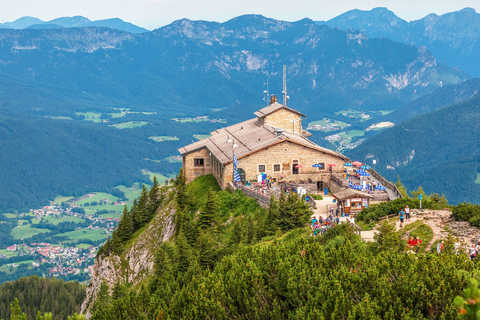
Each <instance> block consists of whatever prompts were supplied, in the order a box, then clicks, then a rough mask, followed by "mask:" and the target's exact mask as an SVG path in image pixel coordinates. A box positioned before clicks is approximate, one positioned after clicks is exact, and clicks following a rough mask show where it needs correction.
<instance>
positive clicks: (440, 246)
mask: <svg viewBox="0 0 480 320" xmlns="http://www.w3.org/2000/svg"><path fill="white" fill-rule="evenodd" d="M442 250H443V241H439V242H437V254H440V253H442Z"/></svg>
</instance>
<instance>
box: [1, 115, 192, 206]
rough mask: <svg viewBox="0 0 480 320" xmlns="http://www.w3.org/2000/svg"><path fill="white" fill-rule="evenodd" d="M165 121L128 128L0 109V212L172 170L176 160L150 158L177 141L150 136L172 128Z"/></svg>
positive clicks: (167, 150)
mask: <svg viewBox="0 0 480 320" xmlns="http://www.w3.org/2000/svg"><path fill="white" fill-rule="evenodd" d="M168 121H169V120H166V121H164V122H162V123H158V122H157V123H156V126H149V127H147V128H144V129H140V130H137V129H132V130H135V132H126V131H123V130H118V129H116V128H113V127H110V126H108V125H99V124H95V123H92V122H87V121H74V120H69V119H46V118H40V117H31V116H24V117H23V118H21V119H19V118H17V117H14V116H7V115H2V114H1V113H0V139H1V141H2V144H1V147H0V150H1V154H2V156H1V157H0V163H1V166H2V171H1V172H0V177H1V179H0V180H1V181H2V182H1V183H0V211H1V212H5V211H7V210H28V209H29V208H32V207H35V206H39V205H41V204H43V205H44V204H46V203H47V202H48V200H53V199H54V198H55V197H56V196H58V195H76V196H80V195H83V194H85V193H88V192H91V191H109V192H112V190H113V188H114V187H115V186H118V185H127V186H129V185H131V184H132V183H134V182H137V181H145V182H149V181H150V179H149V178H148V177H147V176H145V175H143V174H142V169H148V170H150V171H153V172H160V171H161V172H163V173H164V174H168V173H172V172H176V171H177V170H178V164H176V163H170V162H168V161H162V162H161V163H156V162H152V161H149V160H148V159H155V160H161V159H163V158H165V157H167V156H169V155H171V154H175V153H176V148H175V145H172V144H169V143H164V144H161V143H157V142H155V141H152V140H151V139H148V137H149V136H155V135H158V134H159V133H161V131H157V130H158V127H159V126H163V127H164V129H163V130H168V128H169V127H170V128H171V127H172V126H173V124H172V125H170V126H169V123H168ZM155 128H157V130H156V129H155ZM187 139H188V140H187V141H191V137H190V136H189V137H187ZM125 146H128V148H126V147H125Z"/></svg>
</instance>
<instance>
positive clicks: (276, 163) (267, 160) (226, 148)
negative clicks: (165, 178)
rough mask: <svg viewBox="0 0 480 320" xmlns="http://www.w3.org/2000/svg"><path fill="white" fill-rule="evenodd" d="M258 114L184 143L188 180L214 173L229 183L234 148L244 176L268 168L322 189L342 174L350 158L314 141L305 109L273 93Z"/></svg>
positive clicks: (248, 178)
mask: <svg viewBox="0 0 480 320" xmlns="http://www.w3.org/2000/svg"><path fill="white" fill-rule="evenodd" d="M254 114H255V116H256V117H255V118H253V119H250V120H247V121H244V122H240V123H237V124H234V125H232V126H229V127H225V128H221V129H218V130H216V131H214V132H212V133H211V136H210V137H209V138H206V139H203V140H200V141H197V142H195V143H192V144H190V145H187V146H184V147H182V148H180V149H179V152H180V154H181V155H182V157H183V172H184V174H185V178H186V181H187V182H190V181H192V180H193V179H195V178H196V177H198V176H201V175H206V174H212V175H213V176H215V178H216V179H217V181H218V183H219V185H220V186H221V187H222V188H226V187H227V186H228V185H229V183H231V182H232V180H233V154H234V153H235V155H236V157H237V159H238V168H239V173H240V176H241V178H242V181H257V177H258V175H259V174H261V173H266V174H267V175H269V176H271V177H273V178H274V179H275V180H276V181H279V182H292V183H310V184H312V183H313V184H316V185H317V187H318V189H319V190H322V189H323V188H324V186H327V185H329V183H330V179H331V176H332V175H338V176H340V175H343V171H344V163H345V162H346V161H348V158H347V157H345V156H344V155H342V154H340V153H337V152H335V151H332V150H329V149H326V148H323V147H321V146H319V145H317V144H315V143H313V142H312V141H310V140H309V139H308V137H309V136H310V135H311V134H310V133H308V132H307V131H305V130H304V129H303V127H302V120H303V118H304V117H305V116H304V115H303V114H302V113H300V112H299V111H297V110H295V109H292V108H290V107H288V106H285V105H282V104H280V103H278V102H277V100H276V98H275V97H272V101H271V104H270V105H268V106H266V107H264V108H262V109H260V110H258V111H257V112H255V113H254Z"/></svg>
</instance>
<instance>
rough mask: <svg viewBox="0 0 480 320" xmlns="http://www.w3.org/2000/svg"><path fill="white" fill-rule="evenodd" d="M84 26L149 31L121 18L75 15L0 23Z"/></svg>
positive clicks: (17, 26)
mask: <svg viewBox="0 0 480 320" xmlns="http://www.w3.org/2000/svg"><path fill="white" fill-rule="evenodd" d="M84 27H107V28H111V29H116V30H120V31H125V32H130V33H143V32H148V30H147V29H144V28H142V27H139V26H136V25H134V24H132V23H129V22H125V21H123V20H122V19H119V18H113V19H104V20H95V21H92V20H90V19H88V18H85V17H82V16H75V17H62V18H57V19H53V20H50V21H43V20H40V19H38V18H34V17H22V18H19V19H17V20H15V21H12V22H5V23H0V28H6V29H27V28H28V29H59V28H84Z"/></svg>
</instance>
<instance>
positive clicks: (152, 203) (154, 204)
mask: <svg viewBox="0 0 480 320" xmlns="http://www.w3.org/2000/svg"><path fill="white" fill-rule="evenodd" d="M148 198H149V211H150V219H151V218H152V217H153V216H154V214H155V211H156V210H157V208H158V207H159V206H160V204H161V203H162V201H163V194H162V193H161V192H160V186H159V184H158V180H157V177H153V185H152V188H151V189H150V192H149V194H148Z"/></svg>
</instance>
